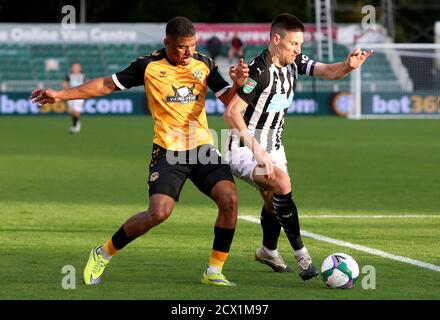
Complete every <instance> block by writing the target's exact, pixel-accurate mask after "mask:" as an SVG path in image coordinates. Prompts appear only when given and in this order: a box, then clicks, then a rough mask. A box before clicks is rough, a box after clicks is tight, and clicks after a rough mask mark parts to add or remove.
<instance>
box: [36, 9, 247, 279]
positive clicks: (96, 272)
mask: <svg viewBox="0 0 440 320" xmlns="http://www.w3.org/2000/svg"><path fill="white" fill-rule="evenodd" d="M164 45H165V48H163V49H160V50H157V51H155V52H153V53H152V54H150V55H147V56H143V57H139V58H138V59H136V60H135V61H133V62H132V63H131V64H130V65H129V66H128V67H127V68H125V69H124V70H122V71H120V72H117V73H115V74H113V75H112V76H111V77H106V78H97V79H94V80H91V81H89V82H87V83H85V84H84V85H82V86H79V87H77V88H71V89H67V90H61V91H56V90H52V89H38V90H34V91H33V92H32V94H31V99H32V100H33V102H34V103H40V104H44V103H53V102H56V101H61V100H72V99H87V98H92V97H97V96H103V95H107V94H110V93H112V92H114V91H117V90H126V89H129V88H131V87H134V86H141V85H142V86H144V87H145V93H146V95H147V99H148V106H149V108H150V111H151V115H152V118H153V121H154V123H155V127H154V139H153V151H152V159H151V163H150V174H149V178H148V185H149V206H148V209H147V210H146V211H142V212H139V213H138V214H136V215H134V216H132V217H131V218H129V219H128V220H127V221H126V222H125V223H124V224H123V225H122V226H121V227H120V228H119V230H118V231H117V232H116V233H115V234H114V235H113V236H112V237H111V238H109V239H108V240H107V241H106V242H104V243H103V244H102V245H99V246H96V247H94V248H93V249H92V250H91V253H90V255H89V260H88V262H87V264H86V267H85V268H84V282H85V283H86V284H88V285H96V284H98V283H99V282H100V281H101V278H102V274H103V272H104V269H105V267H106V266H107V264H108V263H109V262H110V259H111V258H112V256H114V255H115V254H116V253H117V252H118V251H119V250H121V249H122V248H124V247H125V246H126V245H127V244H128V243H130V242H131V241H133V240H134V239H136V238H137V237H139V236H141V235H143V234H144V233H146V232H147V231H148V230H150V229H151V228H153V227H155V226H156V225H158V224H160V223H161V222H163V221H165V220H166V219H167V218H168V217H169V216H170V214H171V212H172V210H173V207H174V204H175V202H176V201H178V200H179V195H180V191H181V189H182V187H183V184H184V183H185V181H186V179H187V178H189V179H190V180H191V181H192V182H193V183H194V184H195V186H196V187H197V188H198V189H199V190H200V191H201V192H203V193H204V194H206V195H207V196H208V197H210V198H211V199H212V200H214V202H215V203H216V204H217V206H218V216H217V220H216V222H215V227H214V242H213V247H212V251H211V257H210V259H209V263H208V267H207V269H206V271H205V272H204V273H203V275H202V279H201V282H202V283H204V284H211V285H222V286H232V285H235V283H234V282H231V281H228V280H227V279H226V278H225V277H224V275H223V273H222V268H223V265H224V263H225V261H226V259H227V256H228V253H229V249H230V245H231V243H232V239H233V236H234V231H235V225H236V220H237V193H236V189H235V184H234V179H233V176H232V173H231V171H230V168H229V166H228V165H227V164H224V163H223V161H222V160H221V156H220V153H219V152H218V150H217V149H215V148H214V147H213V146H212V143H213V142H212V137H211V134H210V132H209V131H208V130H207V129H208V123H207V119H206V112H205V98H206V93H207V88H208V87H209V88H210V89H211V90H212V91H213V92H214V93H215V95H216V96H217V97H218V98H219V99H220V100H221V101H222V102H223V103H224V104H225V105H227V104H228V103H229V102H230V100H231V99H232V97H233V96H234V95H235V93H236V90H237V89H238V88H239V87H241V86H242V85H243V84H244V83H245V80H246V78H247V77H248V70H249V69H248V66H247V65H246V64H244V63H243V61H240V63H239V64H238V65H237V66H231V68H230V70H229V75H230V77H231V79H232V80H233V85H232V86H231V85H229V84H228V82H226V81H225V80H224V79H223V77H222V76H221V74H220V73H219V71H218V68H217V66H216V64H215V63H214V62H213V61H212V60H211V59H210V58H208V57H206V56H204V55H201V54H199V53H197V52H196V51H195V50H196V33H195V29H194V26H193V24H192V23H191V21H189V20H188V19H187V18H185V17H175V18H172V19H171V20H170V21H168V23H167V25H166V37H165V40H164ZM194 155H195V157H194ZM200 155H202V156H204V157H205V159H206V158H208V159H209V160H210V161H208V163H206V162H205V161H204V162H203V163H201V161H200V158H201V157H200ZM202 158H203V157H202ZM182 159H183V160H182ZM176 160H178V161H176Z"/></svg>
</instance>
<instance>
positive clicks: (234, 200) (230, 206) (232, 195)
mask: <svg viewBox="0 0 440 320" xmlns="http://www.w3.org/2000/svg"><path fill="white" fill-rule="evenodd" d="M217 204H218V206H219V209H220V212H222V213H223V214H225V215H228V216H229V217H230V218H234V217H236V216H237V205H238V195H237V192H236V191H235V189H233V190H230V192H225V193H223V194H222V195H221V197H220V198H219V199H218V202H217Z"/></svg>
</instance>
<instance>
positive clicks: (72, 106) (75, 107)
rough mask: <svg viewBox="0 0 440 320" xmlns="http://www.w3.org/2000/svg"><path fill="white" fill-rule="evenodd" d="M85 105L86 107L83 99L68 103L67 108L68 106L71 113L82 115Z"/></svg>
mask: <svg viewBox="0 0 440 320" xmlns="http://www.w3.org/2000/svg"><path fill="white" fill-rule="evenodd" d="M83 105H84V100H82V99H79V100H69V101H67V106H68V109H69V112H79V113H81V112H82V111H83Z"/></svg>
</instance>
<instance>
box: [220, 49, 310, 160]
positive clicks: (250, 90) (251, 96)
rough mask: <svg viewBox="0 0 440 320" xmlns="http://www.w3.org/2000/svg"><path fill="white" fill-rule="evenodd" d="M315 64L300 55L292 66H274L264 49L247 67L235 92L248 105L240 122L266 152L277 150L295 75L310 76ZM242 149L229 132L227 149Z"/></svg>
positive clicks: (234, 136) (292, 93)
mask: <svg viewBox="0 0 440 320" xmlns="http://www.w3.org/2000/svg"><path fill="white" fill-rule="evenodd" d="M315 63H316V62H315V61H314V60H312V59H310V58H309V57H307V56H306V55H304V54H299V55H298V56H297V58H296V59H295V62H294V63H293V64H289V65H286V66H285V67H281V68H280V67H277V66H276V65H275V64H273V63H272V58H271V56H270V53H269V50H268V49H266V50H264V51H263V52H262V53H261V54H260V55H259V56H257V57H255V58H254V59H253V60H252V62H251V63H250V64H249V78H248V80H247V81H246V83H245V84H244V85H243V86H242V87H241V88H240V89H239V90H238V91H237V94H238V95H239V96H240V98H241V99H243V100H244V101H245V102H246V103H247V104H248V106H247V108H246V109H245V112H244V114H243V119H244V121H245V123H246V125H247V127H248V129H249V131H250V132H251V133H253V134H254V136H255V138H256V139H257V141H258V142H259V143H260V145H261V146H262V147H263V148H264V149H265V150H266V151H267V152H269V153H270V152H271V151H274V150H278V149H279V148H280V147H281V145H282V143H281V133H282V131H283V128H284V116H285V114H286V113H287V110H288V109H289V107H290V105H291V103H292V99H293V95H294V91H295V87H296V82H297V80H298V74H304V75H309V76H313V69H314V67H315ZM238 146H242V144H241V143H240V141H239V137H238V136H237V135H235V134H234V133H232V132H230V136H229V141H228V147H227V149H228V150H232V149H235V148H236V147H238Z"/></svg>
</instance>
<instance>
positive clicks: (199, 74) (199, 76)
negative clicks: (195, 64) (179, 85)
mask: <svg viewBox="0 0 440 320" xmlns="http://www.w3.org/2000/svg"><path fill="white" fill-rule="evenodd" d="M193 76H194V77H196V78H197V79H199V80H202V78H203V71H202V70H200V69H197V70H194V71H193Z"/></svg>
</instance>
